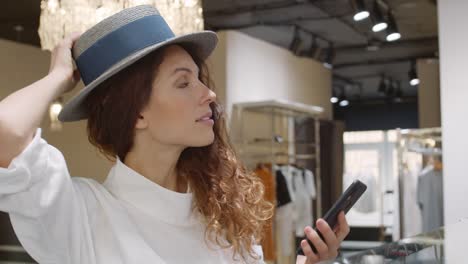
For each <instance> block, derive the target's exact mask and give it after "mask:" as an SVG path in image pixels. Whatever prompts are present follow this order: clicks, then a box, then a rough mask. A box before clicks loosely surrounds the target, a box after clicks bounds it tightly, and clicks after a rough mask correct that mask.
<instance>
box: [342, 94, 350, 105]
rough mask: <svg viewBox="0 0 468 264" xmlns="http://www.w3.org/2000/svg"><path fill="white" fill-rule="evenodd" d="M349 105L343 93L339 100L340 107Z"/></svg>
mask: <svg viewBox="0 0 468 264" xmlns="http://www.w3.org/2000/svg"><path fill="white" fill-rule="evenodd" d="M348 105H349V101H348V99H346V96H344V95H343V97H342V98H341V101H340V106H341V107H346V106H348Z"/></svg>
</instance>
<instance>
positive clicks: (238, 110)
mask: <svg viewBox="0 0 468 264" xmlns="http://www.w3.org/2000/svg"><path fill="white" fill-rule="evenodd" d="M233 109H234V113H235V114H236V115H237V119H238V120H239V122H238V125H239V127H238V128H237V131H238V133H237V137H235V141H234V145H235V146H236V148H237V150H238V153H239V154H240V156H241V157H242V158H244V159H246V158H248V159H250V161H254V162H256V163H258V162H269V163H271V164H276V163H279V162H280V161H279V160H278V158H284V157H287V161H288V163H296V160H315V163H316V168H315V169H314V175H315V178H316V188H317V206H316V207H315V208H316V215H315V217H321V216H322V210H321V206H320V204H321V181H320V123H319V119H318V117H319V116H320V114H322V113H323V112H324V110H323V108H322V107H318V106H313V105H307V104H302V103H298V102H291V101H287V100H266V101H253V102H241V103H235V104H233ZM248 113H256V114H261V115H265V116H269V117H270V125H271V128H270V131H271V136H270V137H254V138H252V139H249V138H247V136H246V133H245V126H246V125H248V124H245V119H244V118H245V115H246V114H248ZM278 118H287V119H289V120H294V119H295V118H313V119H314V121H315V137H314V139H313V141H311V142H296V141H295V139H294V138H293V137H291V134H292V136H293V134H294V132H291V131H288V132H290V133H288V134H289V135H288V136H289V137H290V138H289V139H288V140H283V139H284V136H280V137H279V135H278V133H276V132H277V129H276V128H275V121H276V119H278ZM288 129H291V125H289V128H288ZM295 145H307V146H310V147H313V148H314V152H315V153H311V154H296V153H295V147H294V146H295ZM249 147H256V148H257V150H256V151H251V150H248V148H249ZM262 147H263V149H262ZM278 147H280V148H281V147H287V148H288V153H285V152H281V151H280V152H278V151H277V148H278Z"/></svg>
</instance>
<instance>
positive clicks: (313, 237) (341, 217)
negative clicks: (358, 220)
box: [296, 211, 350, 264]
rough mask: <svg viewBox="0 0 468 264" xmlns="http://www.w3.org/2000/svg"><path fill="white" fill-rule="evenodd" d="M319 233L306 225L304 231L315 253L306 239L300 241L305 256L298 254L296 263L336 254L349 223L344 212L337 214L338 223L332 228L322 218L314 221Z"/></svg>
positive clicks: (308, 263)
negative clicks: (315, 250)
mask: <svg viewBox="0 0 468 264" xmlns="http://www.w3.org/2000/svg"><path fill="white" fill-rule="evenodd" d="M316 226H317V229H318V231H320V233H321V234H322V236H323V239H322V238H321V237H320V235H319V234H318V233H317V231H315V230H314V229H312V227H310V226H307V227H306V228H305V229H304V231H305V233H306V236H307V238H308V239H309V240H310V241H311V242H312V243H313V245H314V246H315V248H316V249H317V253H314V251H313V250H312V248H311V246H310V245H309V243H308V242H307V240H305V239H304V240H302V241H301V248H302V251H303V252H304V254H305V256H303V255H298V256H297V258H296V264H313V263H318V262H320V261H324V260H333V259H335V258H336V257H337V256H338V249H339V248H340V244H341V242H342V241H343V240H344V238H345V237H346V236H347V235H348V234H349V230H350V229H349V225H348V222H347V221H346V217H345V214H344V212H343V211H342V212H340V214H338V225H336V227H335V229H334V230H332V229H331V227H330V226H329V225H328V224H327V222H326V221H325V220H323V219H318V220H317V223H316Z"/></svg>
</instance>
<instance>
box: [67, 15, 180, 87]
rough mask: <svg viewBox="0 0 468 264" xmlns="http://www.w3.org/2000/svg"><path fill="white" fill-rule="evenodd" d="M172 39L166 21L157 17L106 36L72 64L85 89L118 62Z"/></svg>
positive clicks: (124, 27) (148, 18)
mask: <svg viewBox="0 0 468 264" xmlns="http://www.w3.org/2000/svg"><path fill="white" fill-rule="evenodd" d="M173 37H175V35H174V33H173V32H172V31H171V29H170V28H169V26H168V25H167V23H166V21H164V19H163V18H162V17H161V16H159V15H153V16H146V17H143V18H141V19H138V20H136V21H133V22H131V23H128V24H127V25H125V26H123V27H121V28H119V29H117V30H115V31H113V32H111V33H109V34H107V35H106V36H104V37H103V38H101V39H99V40H98V41H96V43H94V44H93V45H92V46H91V47H89V48H88V49H86V50H85V51H84V52H83V53H82V54H81V55H80V56H79V57H78V59H77V60H76V65H77V67H78V69H79V71H80V74H81V78H82V80H83V83H84V84H85V85H88V84H90V83H91V82H93V81H94V80H96V79H97V78H98V77H99V76H101V74H103V73H104V72H106V71H107V70H108V69H109V68H110V67H112V66H113V65H114V64H116V63H117V62H119V61H120V60H122V59H124V58H126V57H128V56H130V55H131V54H133V53H135V52H137V51H139V50H142V49H144V48H146V47H149V46H152V45H155V44H158V43H160V42H163V41H166V40H168V39H170V38H173Z"/></svg>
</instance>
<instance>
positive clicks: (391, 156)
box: [343, 130, 398, 233]
mask: <svg viewBox="0 0 468 264" xmlns="http://www.w3.org/2000/svg"><path fill="white" fill-rule="evenodd" d="M396 138H397V133H396V131H394V130H391V131H363V132H346V133H345V134H344V144H345V166H344V176H343V185H344V186H343V188H347V187H348V186H349V185H350V184H351V182H352V181H354V180H355V179H359V180H361V181H362V182H364V183H365V184H366V185H367V187H368V189H367V191H366V193H365V194H364V195H363V196H362V198H361V199H360V200H359V201H358V202H357V203H356V205H355V206H354V207H353V208H352V209H351V211H350V212H349V213H348V216H347V219H348V221H349V224H350V225H351V226H355V227H385V230H386V233H391V232H392V226H393V222H394V215H393V214H394V213H395V210H394V204H395V202H394V198H395V196H394V187H395V185H396V179H397V173H398V169H397V149H396V145H395V142H396Z"/></svg>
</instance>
